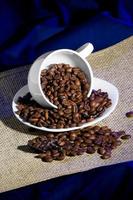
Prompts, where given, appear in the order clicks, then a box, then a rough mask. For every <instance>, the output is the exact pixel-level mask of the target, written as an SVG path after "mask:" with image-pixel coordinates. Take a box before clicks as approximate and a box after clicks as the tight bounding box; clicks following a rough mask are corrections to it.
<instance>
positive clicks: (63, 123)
mask: <svg viewBox="0 0 133 200" xmlns="http://www.w3.org/2000/svg"><path fill="white" fill-rule="evenodd" d="M58 98H64V97H63V96H59V97H58ZM111 104H112V103H111V99H109V98H108V94H107V93H106V92H102V91H101V90H100V89H99V90H97V91H95V90H93V91H92V94H91V95H90V97H89V98H84V99H82V101H81V102H78V103H75V102H73V101H71V100H68V99H67V100H66V99H63V100H62V104H59V105H58V108H57V109H46V108H43V107H42V106H40V105H39V104H38V103H37V102H35V101H34V100H33V99H32V97H31V95H30V93H28V94H27V95H25V96H23V97H19V98H18V101H17V109H18V111H17V112H16V114H18V115H19V116H20V117H21V118H22V119H23V120H24V121H26V122H29V123H31V124H33V125H35V126H39V127H47V128H69V127H77V126H80V125H82V124H84V123H87V122H90V121H93V120H94V119H95V118H97V117H99V116H100V115H102V113H103V112H104V111H105V109H106V108H108V107H110V106H111Z"/></svg>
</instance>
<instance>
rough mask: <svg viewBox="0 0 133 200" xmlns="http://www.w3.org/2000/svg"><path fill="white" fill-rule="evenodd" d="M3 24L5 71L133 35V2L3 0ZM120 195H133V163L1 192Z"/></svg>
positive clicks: (38, 199) (68, 199) (85, 198)
mask: <svg viewBox="0 0 133 200" xmlns="http://www.w3.org/2000/svg"><path fill="white" fill-rule="evenodd" d="M0 27H1V30H0V70H1V71H3V70H7V69H11V68H13V67H19V66H20V65H26V64H30V63H32V62H33V61H34V60H35V58H37V57H38V56H39V55H41V54H42V53H44V52H46V51H49V50H52V49H57V48H72V49H76V48H78V47H79V46H80V45H82V44H83V43H85V42H87V41H90V42H92V43H93V44H94V47H95V51H97V50H100V49H103V48H106V47H108V46H110V45H112V44H115V43H117V42H119V41H121V40H122V39H124V38H127V37H128V36H130V35H133V0H19V1H17V0H14V1H13V0H3V1H0ZM88 164H89V163H88ZM16 173H17V172H16ZM0 184H2V183H0ZM130 195H131V197H130ZM116 198H117V199H118V200H119V199H120V200H130V199H131V200H132V199H133V162H127V163H124V164H119V165H114V166H109V167H102V168H98V169H94V170H90V171H87V172H82V173H78V174H74V175H69V176H64V177H60V178H56V179H52V180H49V181H45V182H42V183H38V184H34V185H31V186H28V187H24V188H20V189H17V190H13V191H9V192H6V193H2V194H0V200H31V199H35V200H42V199H46V200H75V199H76V200H79V199H81V200H106V199H107V200H111V199H113V200H114V199H116Z"/></svg>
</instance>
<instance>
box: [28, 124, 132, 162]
mask: <svg viewBox="0 0 133 200" xmlns="http://www.w3.org/2000/svg"><path fill="white" fill-rule="evenodd" d="M130 137H131V136H130V135H126V134H125V132H124V131H112V130H111V129H110V128H109V127H107V126H103V127H100V126H93V127H87V128H84V129H81V130H80V129H79V130H75V131H70V132H65V133H58V134H53V133H46V134H45V135H43V136H39V137H36V138H34V139H32V140H29V141H28V145H29V146H30V147H31V148H32V149H34V150H36V151H37V152H39V155H38V156H37V157H38V158H41V159H42V161H45V162H52V161H53V160H63V159H64V158H65V157H66V156H78V155H82V154H84V153H87V154H94V153H95V152H97V153H98V154H99V155H100V157H101V158H102V159H108V158H110V157H111V154H112V150H113V149H116V148H117V147H118V146H120V145H121V144H122V140H121V139H123V140H126V139H129V138H130Z"/></svg>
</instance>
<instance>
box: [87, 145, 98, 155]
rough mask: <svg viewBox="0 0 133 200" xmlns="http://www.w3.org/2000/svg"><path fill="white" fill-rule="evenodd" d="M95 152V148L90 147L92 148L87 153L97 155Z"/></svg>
mask: <svg viewBox="0 0 133 200" xmlns="http://www.w3.org/2000/svg"><path fill="white" fill-rule="evenodd" d="M95 151H96V150H95V148H94V147H91V146H90V147H88V148H87V151H86V152H87V153H88V154H93V153H95Z"/></svg>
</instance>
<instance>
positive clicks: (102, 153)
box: [97, 147, 106, 155]
mask: <svg viewBox="0 0 133 200" xmlns="http://www.w3.org/2000/svg"><path fill="white" fill-rule="evenodd" d="M97 152H98V153H99V154H101V155H104V154H105V153H106V150H105V149H104V148H103V147H100V148H98V150H97Z"/></svg>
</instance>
